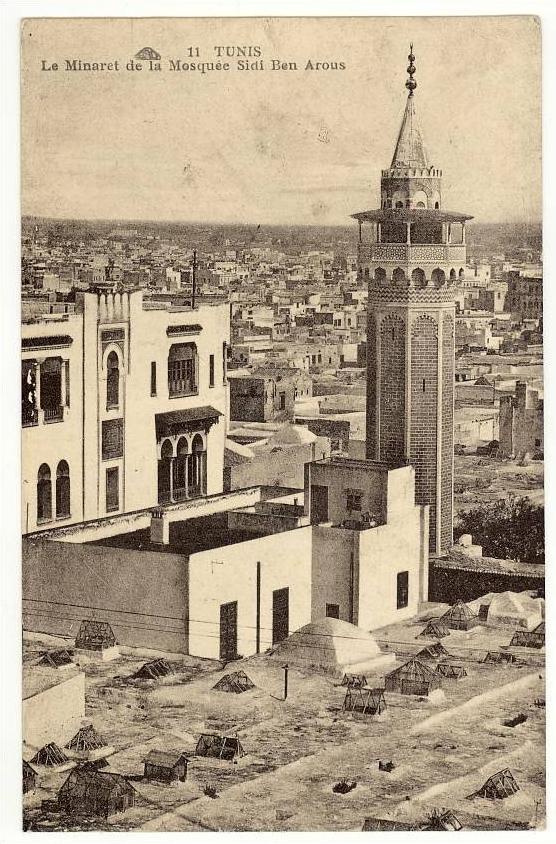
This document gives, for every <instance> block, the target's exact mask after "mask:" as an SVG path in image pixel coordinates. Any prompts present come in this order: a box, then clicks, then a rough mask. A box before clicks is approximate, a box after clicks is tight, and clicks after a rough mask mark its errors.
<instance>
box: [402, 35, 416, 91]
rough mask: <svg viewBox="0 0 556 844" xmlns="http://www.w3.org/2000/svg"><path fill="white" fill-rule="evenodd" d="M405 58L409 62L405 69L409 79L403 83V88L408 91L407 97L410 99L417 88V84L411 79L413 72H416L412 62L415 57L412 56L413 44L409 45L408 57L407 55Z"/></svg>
mask: <svg viewBox="0 0 556 844" xmlns="http://www.w3.org/2000/svg"><path fill="white" fill-rule="evenodd" d="M407 58H408V61H409V65H408V67H407V72H408V74H409V79H408V80H407V82H406V83H405V87H406V88H407V90H408V91H409V96H410V97H412V96H413V92H414V90H415V88H416V87H417V83H416V81H415V80H414V78H413V75H414V73H415V70H416V68H415V65H414V64H413V62H414V61H415V56H414V55H413V44H410V45H409V55H408V57H407Z"/></svg>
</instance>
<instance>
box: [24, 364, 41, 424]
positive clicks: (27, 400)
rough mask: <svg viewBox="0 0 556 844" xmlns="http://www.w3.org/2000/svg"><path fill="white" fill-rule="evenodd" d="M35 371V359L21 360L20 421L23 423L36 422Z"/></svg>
mask: <svg viewBox="0 0 556 844" xmlns="http://www.w3.org/2000/svg"><path fill="white" fill-rule="evenodd" d="M36 371H37V363H36V361H34V360H24V361H23V363H22V370H21V423H22V424H23V425H36V424H37V422H38V413H37V394H36V390H37V380H36V379H37V376H36Z"/></svg>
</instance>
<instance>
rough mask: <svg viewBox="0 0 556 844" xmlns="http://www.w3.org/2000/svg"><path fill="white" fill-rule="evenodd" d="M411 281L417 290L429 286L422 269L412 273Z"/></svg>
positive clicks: (418, 268)
mask: <svg viewBox="0 0 556 844" xmlns="http://www.w3.org/2000/svg"><path fill="white" fill-rule="evenodd" d="M411 281H412V282H413V284H414V285H415V287H417V288H421V287H426V286H427V279H426V277H425V272H424V270H422V269H421V268H420V267H417V268H416V269H414V270H413V272H412V273H411Z"/></svg>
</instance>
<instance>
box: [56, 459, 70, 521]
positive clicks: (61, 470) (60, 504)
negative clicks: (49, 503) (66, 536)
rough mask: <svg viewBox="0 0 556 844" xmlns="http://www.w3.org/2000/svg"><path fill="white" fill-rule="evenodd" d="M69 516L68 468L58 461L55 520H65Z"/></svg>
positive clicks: (64, 462) (61, 461)
mask: <svg viewBox="0 0 556 844" xmlns="http://www.w3.org/2000/svg"><path fill="white" fill-rule="evenodd" d="M69 515H70V476H69V466H68V464H67V463H66V461H65V460H60V462H59V463H58V468H57V469H56V518H57V519H65V518H67V517H68V516H69Z"/></svg>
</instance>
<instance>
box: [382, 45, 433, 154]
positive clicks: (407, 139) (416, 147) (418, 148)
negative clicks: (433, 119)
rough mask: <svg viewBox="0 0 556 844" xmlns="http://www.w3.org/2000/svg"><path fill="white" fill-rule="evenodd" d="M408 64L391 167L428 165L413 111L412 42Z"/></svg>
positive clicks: (415, 85) (413, 71) (413, 67)
mask: <svg viewBox="0 0 556 844" xmlns="http://www.w3.org/2000/svg"><path fill="white" fill-rule="evenodd" d="M407 58H408V59H409V66H408V68H407V72H408V74H409V79H408V80H407V82H406V83H405V87H406V88H407V89H408V90H409V95H408V97H407V103H406V106H405V112H404V116H403V120H402V125H401V128H400V133H399V135H398V140H397V143H396V149H395V150H394V155H393V157H392V164H391V165H390V166H391V167H392V168H395V167H428V166H429V165H428V160H427V153H426V150H425V145H424V143H423V138H422V136H421V130H420V128H419V123H418V121H417V114H416V112H415V98H414V96H413V93H414V91H415V88H416V87H417V83H416V81H415V80H414V78H413V75H414V73H415V65H414V64H413V62H414V61H415V56H414V55H413V44H411V46H410V48H409V55H408V57H407Z"/></svg>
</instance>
